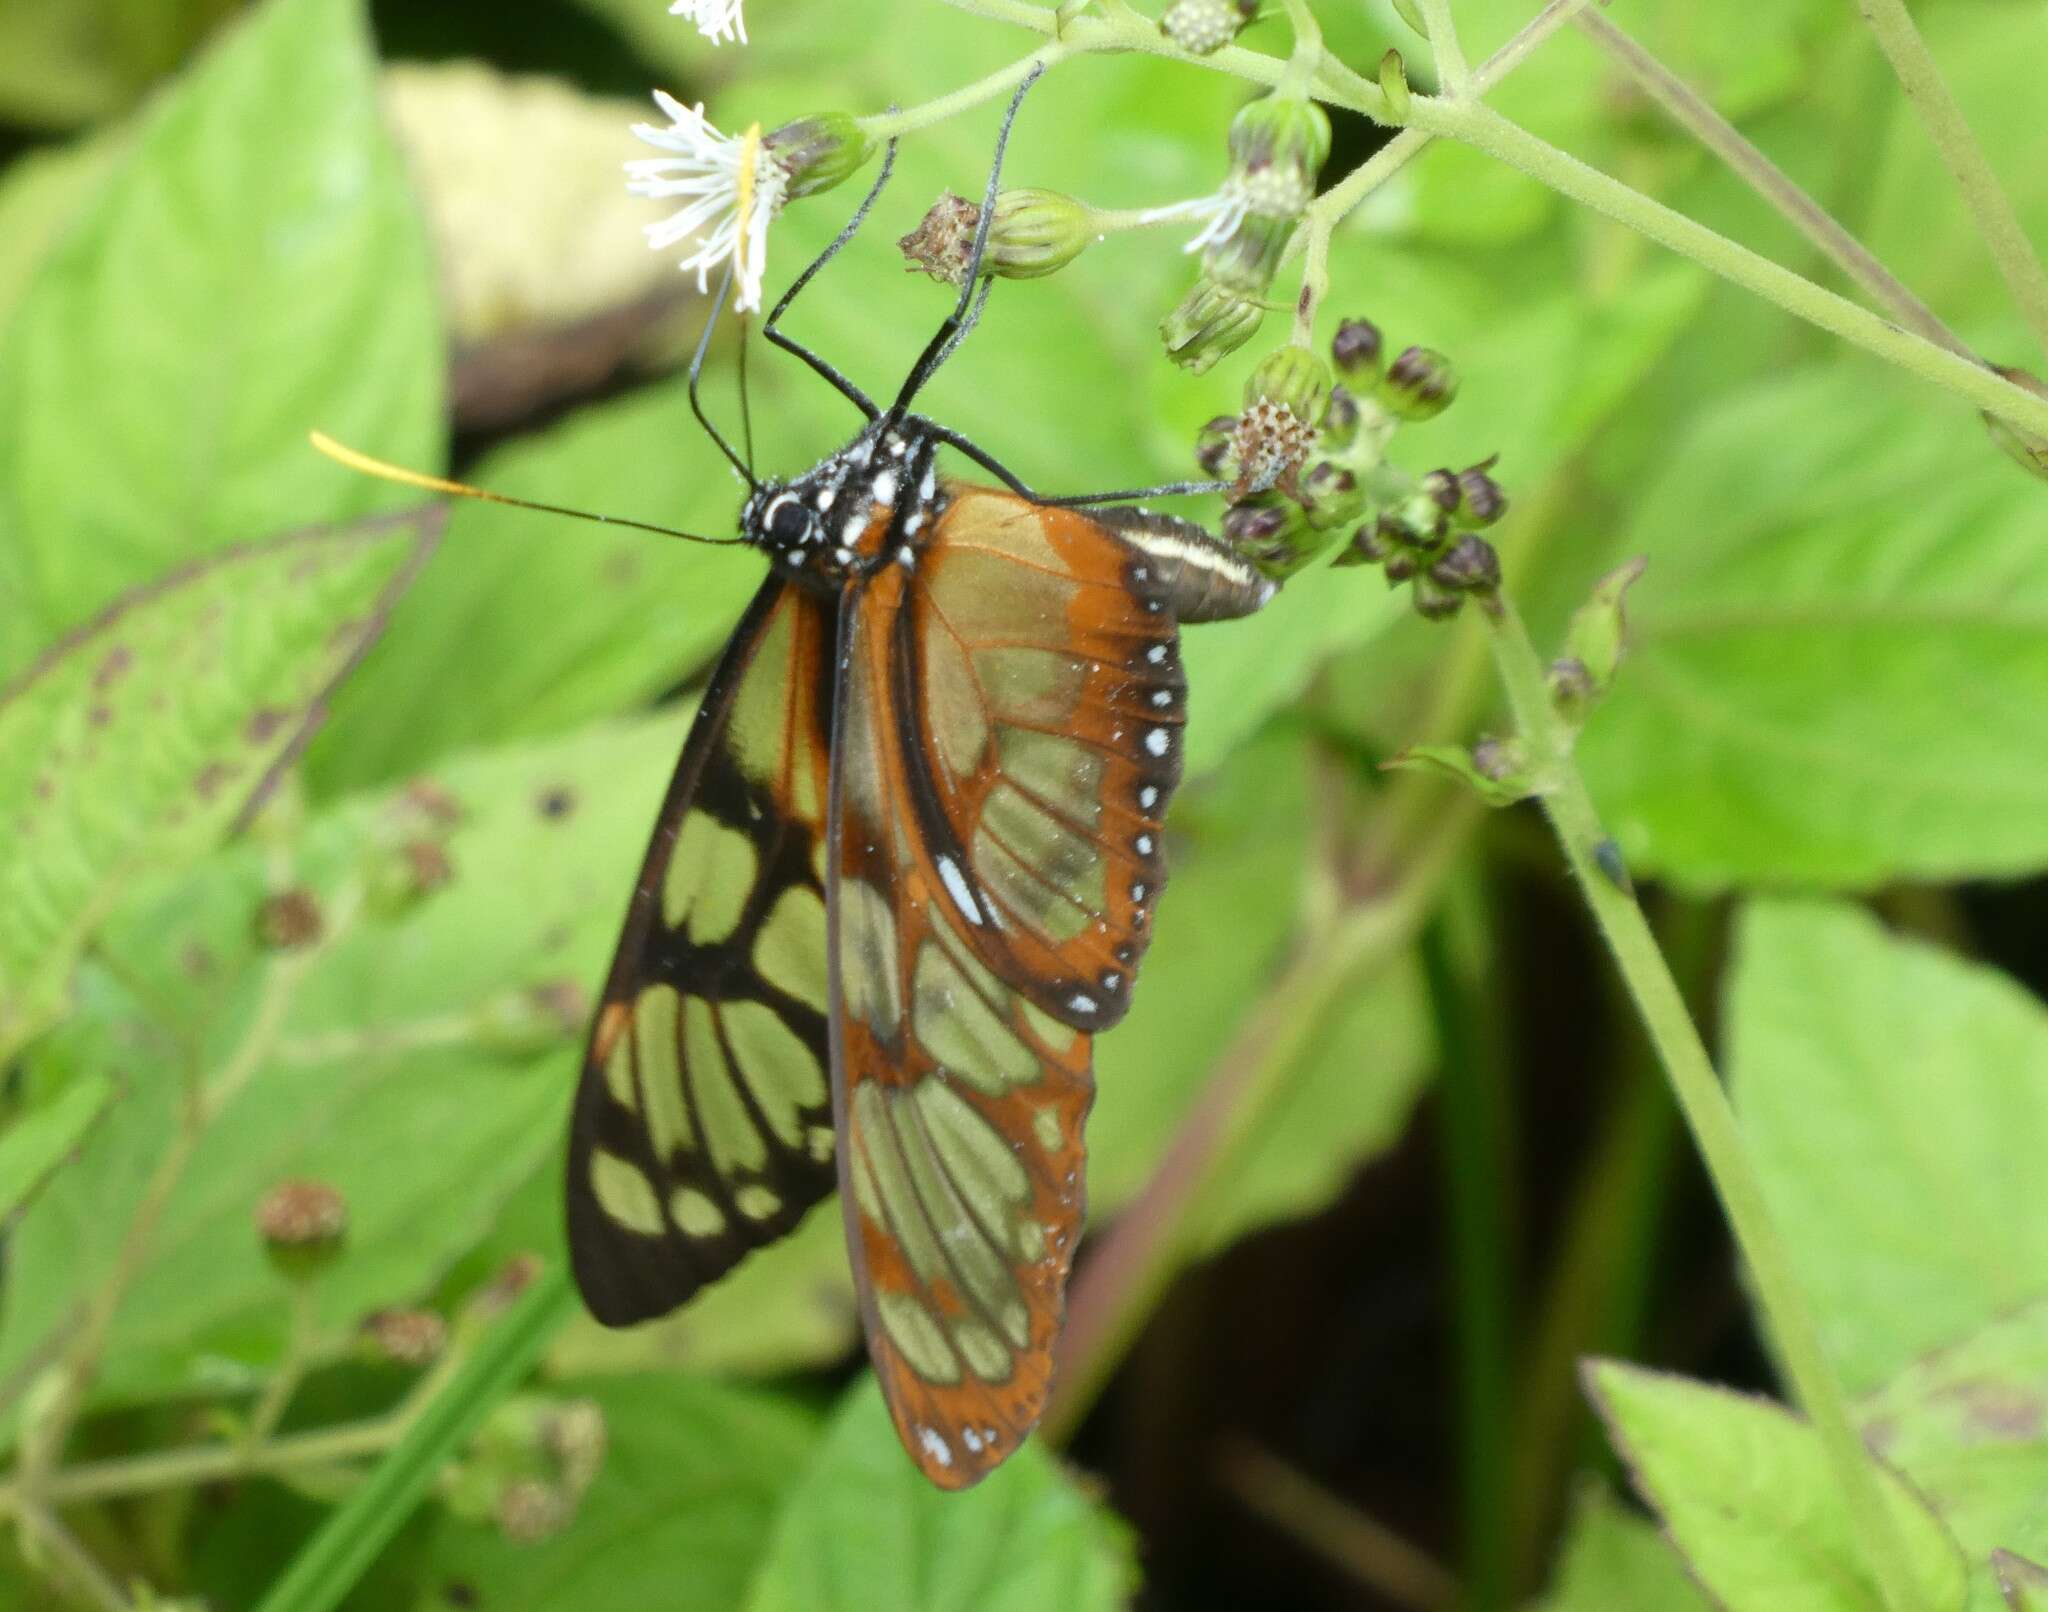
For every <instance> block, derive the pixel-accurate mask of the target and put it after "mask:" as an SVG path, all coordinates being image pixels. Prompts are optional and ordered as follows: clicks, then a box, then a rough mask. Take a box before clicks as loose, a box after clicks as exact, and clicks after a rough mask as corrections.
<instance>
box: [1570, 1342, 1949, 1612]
mask: <svg viewBox="0 0 2048 1612" xmlns="http://www.w3.org/2000/svg"><path fill="white" fill-rule="evenodd" d="M1587 1391H1588V1392H1589V1393H1590V1394H1591V1395H1592V1397H1593V1402H1594V1406H1595V1408H1596V1409H1597V1410H1598V1411H1599V1413H1600V1415H1601V1418H1602V1419H1603V1420H1604V1421H1605V1422H1606V1424H1607V1431H1608V1436H1609V1437H1610V1438H1611V1439H1612V1440H1613V1441H1614V1447H1615V1449H1616V1451H1617V1452H1619V1453H1620V1455H1621V1456H1622V1458H1623V1459H1624V1460H1625V1461H1626V1462H1627V1463H1628V1466H1629V1469H1630V1473H1631V1475H1632V1476H1633V1478H1634V1479H1635V1485H1636V1488H1637V1490H1638V1491H1639V1492H1640V1493H1641V1494H1642V1496H1643V1498H1644V1500H1646V1501H1647V1502H1648V1503H1649V1504H1650V1505H1651V1506H1652V1507H1654V1508H1655V1510H1656V1511H1657V1513H1658V1515H1659V1516H1660V1517H1662V1518H1663V1520H1664V1527H1665V1530H1666V1532H1667V1533H1668V1534H1669V1535H1670V1537H1671V1540H1672V1543H1673V1544H1675V1545H1676V1546H1677V1547H1678V1549H1679V1551H1680V1552H1681V1553H1682V1554H1683V1555H1684V1557H1685V1560H1686V1565H1687V1567H1688V1568H1689V1569H1690V1571H1691V1573H1692V1576H1693V1577H1694V1578H1695V1579H1697V1580H1698V1581H1699V1583H1700V1584H1702V1585H1703V1586H1705V1588H1706V1590H1707V1593H1708V1594H1709V1595H1711V1596H1713V1597H1714V1599H1715V1600H1716V1601H1718V1602H1719V1603H1721V1604H1722V1605H1724V1606H1729V1607H1757V1608H1763V1607H1768V1608H1770V1612H1884V1602H1883V1600H1882V1599H1881V1598H1880V1596H1879V1595H1878V1592H1877V1590H1876V1588H1875V1587H1874V1586H1873V1585H1871V1584H1870V1583H1869V1581H1868V1580H1867V1579H1866V1578H1865V1577H1864V1574H1863V1562H1862V1556H1861V1554H1860V1552H1859V1549H1858V1546H1857V1543H1856V1539H1855V1537H1854V1533H1853V1530H1852V1527H1851V1524H1850V1520H1849V1516H1848V1513H1847V1511H1846V1510H1845V1509H1844V1507H1843V1505H1842V1503H1841V1498H1840V1496H1839V1494H1838V1492H1837V1491H1836V1488H1835V1485H1834V1479H1833V1476H1832V1473H1831V1471H1830V1469H1829V1466H1828V1459H1827V1455H1826V1453H1825V1452H1824V1451H1823V1450H1822V1448H1821V1444H1820V1439H1819V1438H1818V1436H1817V1435H1815V1433H1814V1432H1813V1430H1812V1428H1810V1427H1809V1426H1807V1425H1806V1423H1805V1422H1803V1421H1801V1420H1800V1419H1799V1418H1797V1417H1795V1416H1793V1415H1792V1414H1791V1413H1790V1412H1788V1411H1786V1410H1785V1409H1784V1408H1783V1407H1782V1406H1779V1405H1775V1404H1772V1403H1771V1402H1770V1401H1768V1400H1762V1399H1754V1398H1751V1397H1749V1396H1748V1395H1745V1394H1737V1393H1732V1392H1730V1391H1729V1390H1727V1389H1724V1388H1712V1387H1709V1386H1707V1385H1706V1384H1704V1383H1695V1382H1688V1381H1686V1380H1685V1379H1684V1378H1682V1377H1669V1376H1665V1375H1663V1374H1661V1373H1658V1372H1652V1371H1645V1370H1643V1369H1642V1368H1640V1367H1637V1366H1627V1365H1623V1364H1621V1363H1619V1362H1617V1361H1596V1362H1593V1363H1592V1365H1591V1366H1590V1367H1589V1369H1588V1372H1587ZM1884 1484H1885V1493H1886V1496H1887V1499H1888V1501H1889V1503H1890V1509H1891V1514H1892V1517H1893V1519H1894V1521H1895V1524H1896V1527H1897V1532H1898V1539H1899V1542H1900V1544H1901V1545H1902V1547H1903V1548H1904V1551H1905V1555H1906V1560H1907V1562H1908V1563H1909V1564H1910V1569H1911V1571H1912V1573H1913V1575H1914V1582H1915V1584H1916V1585H1917V1587H1918V1588H1919V1590H1920V1598H1919V1599H1918V1600H1917V1601H1916V1602H1915V1603H1914V1605H1915V1607H1916V1609H1924V1612H1960V1609H1961V1608H1962V1607H1963V1606H1964V1604H1965V1603H1966V1601H1967V1599H1968V1595H1969V1589H1968V1585H1967V1583H1966V1580H1965V1576H1964V1571H1963V1562H1962V1558H1961V1556H1960V1554H1959V1553H1958V1552H1957V1550H1956V1545H1955V1541H1954V1540H1952V1539H1951V1538H1949V1536H1948V1535H1947V1534H1946V1533H1944V1532H1943V1531H1942V1527H1941V1524H1940V1523H1938V1522H1937V1521H1935V1519H1934V1517H1933V1515H1932V1514H1931V1513H1930V1512H1929V1511H1928V1509H1927V1507H1926V1506H1925V1505H1924V1504H1923V1503H1922V1502H1921V1500H1920V1499H1919V1497H1918V1496H1916V1495H1915V1494H1914V1493H1913V1491H1912V1490H1910V1489H1908V1488H1907V1487H1906V1486H1905V1484H1903V1483H1901V1482H1899V1481H1898V1479H1897V1478H1895V1477H1893V1476H1891V1475H1890V1474H1889V1473H1887V1474H1886V1475H1885V1478H1884Z"/></svg>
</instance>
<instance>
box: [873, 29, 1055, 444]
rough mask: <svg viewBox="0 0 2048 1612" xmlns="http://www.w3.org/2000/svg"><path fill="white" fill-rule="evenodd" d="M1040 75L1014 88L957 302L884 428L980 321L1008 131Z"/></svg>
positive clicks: (1037, 68) (1036, 68) (1041, 67)
mask: <svg viewBox="0 0 2048 1612" xmlns="http://www.w3.org/2000/svg"><path fill="white" fill-rule="evenodd" d="M1044 71H1045V64H1044V63H1043V62H1037V63H1034V64H1033V65H1032V68H1031V71H1030V72H1028V73H1026V74H1025V75H1024V82H1023V83H1021V84H1019V85H1018V86H1017V93H1016V94H1014V95H1012V96H1011V97H1010V109H1009V110H1008V111H1007V112H1005V113H1004V114H1003V126H1002V129H1001V130H1000V132H998V133H997V135H996V155H995V161H993V162H992V163H990V164H989V170H988V189H987V190H986V191H985V192H984V193H983V195H982V198H981V215H980V217H978V218H977V219H976V220H975V223H974V246H973V249H972V250H971V251H969V253H968V254H967V272H966V273H965V274H964V275H962V276H961V280H960V300H959V301H958V302H957V303H955V304H954V306H953V311H952V312H951V313H949V314H947V315H946V322H945V323H944V324H942V325H940V326H939V329H938V334H936V335H935V336H933V337H932V339H931V340H930V341H928V342H926V343H925V348H924V351H923V352H922V353H920V354H918V358H917V362H916V363H915V364H913V365H911V366H910V374H909V375H908V376H907V377H906V378H905V379H904V382H903V390H902V391H900V392H898V393H897V394H896V401H895V402H894V403H892V404H891V405H890V406H889V413H888V417H887V421H886V424H891V425H893V424H894V423H895V422H896V421H897V420H900V419H901V418H902V417H903V411H904V410H905V409H907V408H909V407H910V400H911V399H912V398H914V397H916V396H917V394H918V393H919V392H920V391H922V390H923V389H924V384H925V382H927V381H929V380H930V379H931V378H932V376H933V375H935V374H936V373H938V368H939V366H940V365H941V364H943V363H944V362H945V361H946V360H947V359H948V358H950V357H952V356H953V349H954V348H955V347H957V346H959V345H960V342H961V339H962V338H963V337H965V336H966V334H967V332H968V331H970V330H972V329H973V328H974V326H975V323H976V322H977V321H978V320H979V319H980V318H981V310H982V308H983V307H984V306H986V305H987V302H988V290H987V288H985V287H983V286H982V285H981V260H982V258H983V256H984V255H985V254H986V253H987V251H988V231H989V225H990V224H992V223H993V222H994V221H995V216H996V194H997V192H998V191H999V190H1000V189H1001V188H1002V181H1003V152H1004V151H1005V150H1006V149H1007V148H1008V146H1009V144H1010V128H1011V125H1013V124H1014V123H1015V122H1016V121H1017V108H1018V107H1020V106H1022V105H1023V104H1024V97H1025V95H1026V94H1027V93H1029V91H1030V89H1031V86H1032V85H1033V84H1036V83H1037V82H1038V76H1039V74H1041V73H1043V72H1044ZM991 284H993V282H991Z"/></svg>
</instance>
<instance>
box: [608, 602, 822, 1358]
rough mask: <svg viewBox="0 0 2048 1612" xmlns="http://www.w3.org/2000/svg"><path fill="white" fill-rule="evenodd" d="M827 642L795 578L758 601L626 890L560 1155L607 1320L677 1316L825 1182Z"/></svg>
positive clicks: (716, 676)
mask: <svg viewBox="0 0 2048 1612" xmlns="http://www.w3.org/2000/svg"><path fill="white" fill-rule="evenodd" d="M832 630H833V628H832V617H831V609H830V606H829V604H828V603H826V602H823V601H820V600H818V599H816V598H814V597H813V596H811V595H809V594H806V593H804V592H802V591H800V590H798V589H796V588H794V587H791V586H789V585H788V584H786V583H783V582H781V581H779V580H772V579H771V580H770V581H769V582H768V583H767V584H765V585H764V586H763V588H762V589H761V591H760V592H759V594H757V595H756V597H755V599H754V602H753V604H752V605H751V606H750V607H749V609H748V611H747V614H746V616H745V618H744V619H743V620H742V621H741V623H740V626H739V627H738V629H737V630H736V631H735V632H734V634H733V638H732V641H731V643H730V644H729V646H728V647H727V649H726V651H725V654H724V656H723V658H722V659H721V660H720V662H719V665H718V668H717V670H716V671H715V672H714V673H713V675H712V679H711V683H710V686H709V688H708V689H707V691H706V693H705V696H704V700H703V703H702V705H701V706H700V708H699V710H698V714H697V718H696V721H695V723H694V724H693V726H692V728H691V730H690V737H689V740H688V742H687V743H686V744H685V746H684V749H683V756H682V760H681V762H680V763H679V765H678V766H677V769H676V774H675V779H674V782H673V783H672V784H671V785H670V787H669V793H668V797H667V799H666V801H665V802H664V803H663V806H662V811H661V816H660V818H659V820H658V822H657V825H656V828H655V834H654V841H653V844H652V846H651V847H650V848H649V851H648V854H647V859H646V862H645V864H644V866H643V867H642V870H641V875H640V880H639V883H638V884H637V885H636V886H635V889H634V893H633V898H632V903H631V906H630V907H629V909H628V913H627V918H626V925H625V930H624V933H623V935H622V936H621V938H620V942H619V949H618V953H617V956H616V958H615V960H614V962H613V965H612V972H611V976H610V979H609V980H608V981H607V983H606V986H605V991H604V999H603V1002H602V1004H601V1006H600V1007H599V1010H598V1016H597V1021H596V1025H595V1028H594V1029H593V1031H592V1035H591V1044H590V1049H589V1052H588V1054H587V1057H586V1062H585V1067H584V1071H583V1076H582V1081H581V1084H580V1085H579V1087H578V1089H577V1094H576V1106H575V1115H574V1120H573V1123H572V1128H571V1137H570V1149H569V1183H568V1186H569V1191H568V1203H569V1246H570V1254H571V1259H572V1263H573V1265H574V1268H575V1273H576V1280H577V1285H578V1286H579V1287H580V1288H581V1289H582V1291H583V1295H584V1298H585V1300H586V1301H587V1302H588V1304H589V1306H590V1309H591V1313H592V1314H593V1315H595V1316H596V1317H597V1318H598V1319H599V1320H600V1321H604V1322H606V1323H608V1324H610V1325H623V1324H626V1323H628V1322H632V1321H638V1320H642V1319H644V1318H646V1317H649V1316H653V1315H660V1314H663V1313H665V1312H666V1311H668V1310H671V1309H674V1308H675V1307H676V1306H677V1305H678V1304H681V1303H682V1302H683V1301H684V1300H686V1299H687V1298H689V1297H690V1295H691V1294H693V1293H694V1292H696V1290H697V1289H698V1288H700V1287H702V1286H704V1285H705V1284H706V1283H708V1282H711V1281H713V1280H715V1279H716V1278H718V1277H719V1276H722V1275H723V1274H724V1273H725V1272H726V1271H727V1270H729V1269H731V1267H732V1266H733V1265H735V1264H737V1263H738V1262H739V1261H740V1260H741V1259H742V1258H744V1257H745V1256H746V1255H747V1254H748V1253H749V1252H751V1251H752V1250H753V1249H755V1248H757V1247H760V1246H761V1245H762V1244H764V1243H768V1242H772V1241H774V1240H775V1239H776V1238H778V1237H780V1236H782V1235H783V1234H784V1233H785V1232H787V1231H788V1230H790V1229H791V1228H792V1227H793V1226H794V1225H795V1224H796V1223H797V1221H798V1220H799V1219H801V1218H802V1216H803V1214H804V1212H805V1211H806V1210H807V1209H808V1208H809V1207H810V1206H811V1205H812V1204H814V1203H815V1202H816V1201H817V1200H818V1199H820V1198H822V1197H824V1196H825V1195H826V1194H828V1193H829V1192H831V1190H832V1189H833V1185H834V1179H835V1178H834V1171H833V1164H832V1154H833V1133H832V1108H831V1094H830V1093H831V1087H830V1076H829V1063H828V1060H829V1038H828V1035H827V1032H826V1020H825V1015H826V1011H827V1006H828V1002H827V991H826V959H825V934H826V928H825V905H824V882H823V878H824V865H825V854H824V832H825V810H826V802H827V799H828V795H829V785H828V769H829V765H830V735H829V728H828V723H829V720H830V711H831V694H830V686H831V678H832V669H831V668H832V661H831V656H832V647H833V646H832Z"/></svg>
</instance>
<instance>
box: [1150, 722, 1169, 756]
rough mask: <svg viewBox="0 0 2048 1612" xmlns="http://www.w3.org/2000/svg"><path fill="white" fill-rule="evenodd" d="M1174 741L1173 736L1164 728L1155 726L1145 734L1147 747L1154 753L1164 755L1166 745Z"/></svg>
mask: <svg viewBox="0 0 2048 1612" xmlns="http://www.w3.org/2000/svg"><path fill="white" fill-rule="evenodd" d="M1172 742H1173V736H1172V735H1171V734H1170V733H1168V732H1167V731H1166V729H1164V728H1154V729H1153V730H1152V731H1151V732H1150V733H1148V734H1146V735H1145V748H1146V750H1147V751H1149V752H1150V753H1151V754H1152V755H1155V756H1163V755H1165V754H1166V747H1167V746H1168V745H1169V744H1171V743H1172Z"/></svg>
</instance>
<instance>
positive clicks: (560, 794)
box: [534, 784, 576, 823]
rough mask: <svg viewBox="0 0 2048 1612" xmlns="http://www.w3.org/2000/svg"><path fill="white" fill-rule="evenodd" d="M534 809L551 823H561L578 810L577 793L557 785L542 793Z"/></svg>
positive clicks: (562, 785) (535, 802) (564, 786)
mask: <svg viewBox="0 0 2048 1612" xmlns="http://www.w3.org/2000/svg"><path fill="white" fill-rule="evenodd" d="M534 807H535V809H536V810H538V811H539V813H540V814H541V816H542V817H544V818H546V819H547V820H548V821H549V822H550V823H559V822H561V821H562V820H563V819H564V818H566V817H568V816H569V814H570V813H572V812H573V811H575V810H576V791H575V790H573V789H570V788H569V787H568V786H566V785H564V784H555V785H552V786H550V787H549V788H547V789H543V790H542V791H541V792H540V796H539V798H538V799H537V800H535V801H534Z"/></svg>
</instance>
